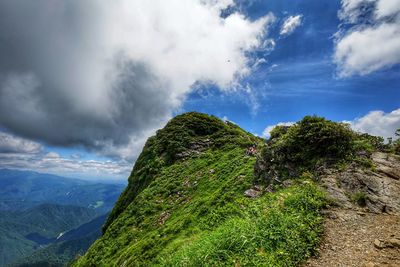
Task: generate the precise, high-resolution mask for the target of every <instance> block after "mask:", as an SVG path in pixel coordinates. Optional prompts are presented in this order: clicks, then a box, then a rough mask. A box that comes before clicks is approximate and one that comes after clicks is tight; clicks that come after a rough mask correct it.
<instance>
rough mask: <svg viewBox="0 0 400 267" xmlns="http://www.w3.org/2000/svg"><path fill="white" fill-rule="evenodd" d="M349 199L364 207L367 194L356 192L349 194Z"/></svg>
mask: <svg viewBox="0 0 400 267" xmlns="http://www.w3.org/2000/svg"><path fill="white" fill-rule="evenodd" d="M350 199H351V201H353V202H354V203H357V204H358V205H359V206H361V207H365V206H366V205H367V200H368V196H367V195H366V194H365V193H364V192H356V193H354V194H352V195H351V197H350Z"/></svg>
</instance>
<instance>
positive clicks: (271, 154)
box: [255, 116, 386, 183]
mask: <svg viewBox="0 0 400 267" xmlns="http://www.w3.org/2000/svg"><path fill="white" fill-rule="evenodd" d="M384 149H386V146H385V144H384V140H383V138H382V137H376V136H371V135H368V134H358V133H355V132H354V131H352V130H351V129H350V127H349V125H347V124H344V123H337V122H333V121H329V120H326V119H324V118H321V117H316V116H306V117H304V118H303V119H302V120H301V121H299V122H298V123H296V124H294V125H293V126H290V127H288V126H278V127H275V128H274V129H273V130H272V132H271V138H270V139H269V140H268V142H267V146H266V147H265V148H264V149H263V150H262V152H261V158H260V160H259V162H258V163H257V165H256V169H255V174H256V181H257V182H265V183H272V182H273V181H274V179H278V180H285V179H288V178H296V177H298V176H299V175H300V174H301V173H303V172H305V171H310V172H311V173H317V172H318V171H320V170H321V169H323V168H326V167H331V166H337V167H338V168H340V169H343V168H345V167H346V165H347V163H348V162H356V163H358V164H359V165H360V166H362V167H366V168H373V167H374V166H373V164H372V162H371V161H370V159H369V156H370V155H371V153H372V152H373V151H376V150H384Z"/></svg>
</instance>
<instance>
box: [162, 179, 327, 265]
mask: <svg viewBox="0 0 400 267" xmlns="http://www.w3.org/2000/svg"><path fill="white" fill-rule="evenodd" d="M324 199H325V198H324V196H323V194H321V192H320V191H318V189H317V188H316V187H315V186H314V185H313V184H312V183H309V184H304V185H298V186H294V187H292V188H289V189H285V190H282V191H280V192H279V193H277V194H275V195H266V196H264V197H263V198H261V199H258V200H257V201H256V202H254V203H252V204H251V205H250V206H249V208H248V210H247V211H246V212H244V215H242V216H241V217H235V218H232V219H230V220H227V221H226V222H225V223H223V224H222V225H220V226H219V227H218V228H216V229H215V230H213V231H211V232H209V233H206V234H204V235H202V236H200V237H199V238H198V239H196V240H194V241H193V242H192V243H190V244H189V245H187V246H185V247H184V248H183V249H181V250H178V251H176V252H175V253H172V255H169V256H164V258H163V256H161V258H162V259H161V261H160V265H161V266H297V265H298V264H299V263H301V262H302V261H303V260H304V259H306V258H307V257H309V256H311V254H312V253H313V251H314V248H315V246H316V244H317V243H318V241H319V236H320V234H321V232H322V228H321V224H322V220H321V219H322V218H321V216H320V215H319V213H318V211H319V210H320V209H321V207H322V206H323V205H324V204H325V200H324Z"/></svg>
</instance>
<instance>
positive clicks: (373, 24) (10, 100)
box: [0, 0, 400, 180]
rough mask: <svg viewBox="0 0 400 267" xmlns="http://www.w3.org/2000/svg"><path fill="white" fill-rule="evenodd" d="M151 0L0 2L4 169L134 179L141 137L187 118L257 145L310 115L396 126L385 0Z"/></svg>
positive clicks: (393, 23) (392, 41) (392, 34)
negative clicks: (249, 136) (202, 117)
mask: <svg viewBox="0 0 400 267" xmlns="http://www.w3.org/2000/svg"><path fill="white" fill-rule="evenodd" d="M156 2H157V1H156ZM156 2H154V3H149V2H146V1H141V0H135V1H126V0H118V1H116V4H115V5H111V4H99V3H96V1H88V2H87V3H86V4H82V3H79V1H76V2H75V1H72V2H71V3H68V4H54V6H52V9H48V8H49V6H48V5H45V4H46V0H42V1H38V2H34V3H32V2H26V3H25V4H24V5H19V4H17V3H13V2H4V3H2V4H1V5H2V6H0V10H3V11H4V12H6V13H4V14H3V15H4V16H0V17H2V20H0V25H1V27H0V32H1V33H2V34H3V36H6V37H5V40H8V41H7V42H4V43H0V61H1V62H3V63H2V64H0V111H1V113H2V114H3V115H0V160H1V162H0V168H1V167H7V168H18V169H32V170H37V171H42V172H50V173H55V174H59V175H66V176H74V177H79V178H88V179H118V180H121V179H126V177H127V176H128V174H129V172H130V170H131V168H132V166H133V163H134V161H135V159H136V158H137V156H138V155H139V153H140V151H141V148H142V146H143V144H144V142H145V140H146V139H147V137H148V136H150V135H152V134H153V133H154V131H155V130H156V129H158V128H160V127H162V126H163V125H164V124H165V123H166V121H168V119H170V118H171V117H173V116H174V115H177V114H180V113H183V112H187V111H199V112H204V113H208V114H213V115H215V116H217V117H220V118H222V119H228V120H230V121H233V122H235V123H237V124H238V125H240V126H241V127H243V128H244V129H246V130H248V131H249V132H252V133H254V134H257V135H260V136H266V135H267V131H266V130H265V129H270V128H271V127H272V126H273V125H276V124H278V123H288V122H295V121H298V120H300V119H301V118H302V117H304V116H305V115H312V114H316V115H319V116H323V117H326V118H328V119H331V120H334V121H348V122H349V123H351V125H352V127H353V128H354V129H355V130H358V131H363V132H369V133H371V134H376V135H382V136H384V137H389V136H392V135H393V133H394V130H395V129H396V128H400V109H399V108H400V91H399V89H400V88H399V85H400V64H399V63H400V52H399V51H400V13H399V12H400V8H397V7H396V6H390V3H389V4H388V2H387V1H383V0H372V1H370V0H361V1H358V0H343V1H339V0H338V1H333V0H332V1H330V0H329V1H328V0H325V1H321V0H296V1H295V0H279V1H278V0H276V1H262V0H258V1H257V0H252V1H235V2H233V1H230V0H225V1H220V2H213V1H203V2H200V1H197V0H191V1H185V2H184V4H182V2H179V1H171V2H169V3H167V2H165V1H164V2H163V1H159V2H157V3H156ZM392 2H393V1H392ZM394 2H396V1H394ZM28 3H29V5H28ZM395 4H396V3H395ZM398 4H399V5H398V6H400V2H399V3H398ZM109 5H110V6H109ZM127 6H128V7H130V8H128V9H127V8H126V7H127ZM122 7H123V8H122ZM365 7H367V8H365ZM30 10H33V11H32V12H31V11H30ZM135 10H137V12H139V13H140V16H139V15H138V13H135V12H136V11H135ZM365 10H367V11H368V12H364V11H365ZM44 11H46V12H44ZM52 12H58V13H57V14H64V15H63V16H60V17H61V18H58V17H54V16H48V17H47V15H48V14H51V13H52ZM7 14H14V16H7ZM27 14H29V15H27ZM88 14H90V16H89V15H88ZM0 15H2V14H0ZM30 15H31V17H30ZM115 16H117V17H118V19H116V17H115ZM38 18H40V19H38ZM55 18H56V21H53V20H54V19H55ZM71 21H74V22H75V23H73V24H71ZM50 22H51V23H50ZM53 24H54V25H55V26H49V25H53ZM43 29H47V30H43ZM43 32H46V34H43ZM32 33H33V34H32ZM35 33H36V34H35ZM21 51H32V52H31V54H30V52H24V53H21ZM38 55H40V56H38Z"/></svg>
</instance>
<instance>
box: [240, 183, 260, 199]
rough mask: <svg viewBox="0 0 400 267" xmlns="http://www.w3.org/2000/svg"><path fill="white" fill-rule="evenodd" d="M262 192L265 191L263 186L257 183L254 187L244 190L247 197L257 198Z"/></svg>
mask: <svg viewBox="0 0 400 267" xmlns="http://www.w3.org/2000/svg"><path fill="white" fill-rule="evenodd" d="M262 192H263V187H262V186H260V185H255V186H253V187H252V188H250V189H247V190H246V191H244V195H245V196H246V197H250V198H256V197H258V196H260V195H261V194H262Z"/></svg>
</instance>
